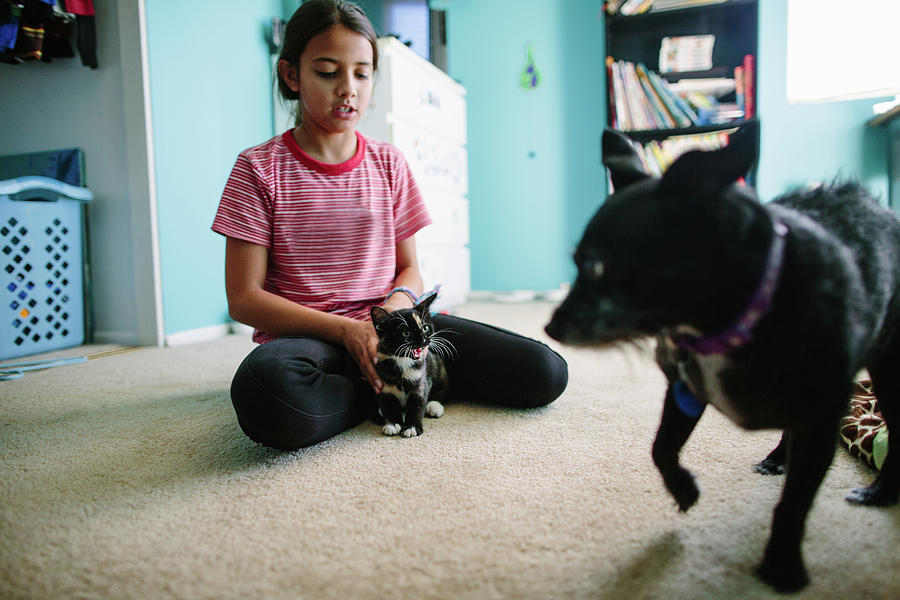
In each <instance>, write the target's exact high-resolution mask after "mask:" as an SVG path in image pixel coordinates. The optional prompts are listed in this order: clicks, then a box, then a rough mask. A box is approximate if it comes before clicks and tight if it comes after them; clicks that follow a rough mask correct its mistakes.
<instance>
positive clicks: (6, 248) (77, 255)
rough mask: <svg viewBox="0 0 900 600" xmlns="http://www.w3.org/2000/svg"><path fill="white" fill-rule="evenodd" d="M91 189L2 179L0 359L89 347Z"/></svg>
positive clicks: (42, 180)
mask: <svg viewBox="0 0 900 600" xmlns="http://www.w3.org/2000/svg"><path fill="white" fill-rule="evenodd" d="M93 199H94V197H93V194H92V193H91V192H90V190H88V189H87V188H83V187H77V186H73V185H68V184H66V183H62V182H61V181H57V180H56V179H51V178H49V177H19V178H16V179H7V180H5V181H0V282H2V289H0V294H2V296H0V297H2V304H0V360H5V359H7V358H14V357H17V356H25V355H27V354H36V353H38V352H47V351H49V350H58V349H60V348H68V347H70V346H77V345H79V344H82V343H84V337H85V326H84V324H85V316H84V314H85V300H84V287H85V282H84V241H83V237H84V232H83V228H82V214H83V207H84V204H85V203H87V202H91V201H93Z"/></svg>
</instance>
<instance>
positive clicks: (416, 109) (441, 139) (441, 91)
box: [359, 38, 471, 310]
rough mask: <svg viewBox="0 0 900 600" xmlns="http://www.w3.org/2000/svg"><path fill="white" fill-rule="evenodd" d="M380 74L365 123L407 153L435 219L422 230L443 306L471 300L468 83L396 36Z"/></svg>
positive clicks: (423, 263)
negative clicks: (462, 83) (465, 84)
mask: <svg viewBox="0 0 900 600" xmlns="http://www.w3.org/2000/svg"><path fill="white" fill-rule="evenodd" d="M378 53H379V56H378V73H377V75H376V77H375V89H374V92H373V94H372V101H371V103H370V104H369V109H368V112H367V113H366V114H365V115H364V116H363V118H362V120H361V121H360V125H359V130H360V131H361V132H362V133H364V134H365V135H367V136H369V137H373V138H375V139H379V140H383V141H386V142H390V143H391V144H393V145H395V146H396V147H397V148H398V149H399V150H400V151H401V152H402V153H403V155H404V156H405V157H406V161H407V162H408V163H409V166H410V169H411V170H412V173H413V176H414V177H415V178H416V182H417V183H418V185H419V189H420V190H421V192H422V195H423V196H424V198H425V203H426V205H427V206H428V212H429V213H430V214H431V218H432V221H433V223H432V224H431V225H429V226H428V227H426V228H425V229H423V230H421V231H420V232H419V233H418V234H417V235H416V242H417V248H418V255H419V268H420V269H421V271H422V278H423V279H424V281H425V289H426V290H430V289H431V288H432V287H434V286H435V285H437V284H440V285H441V297H440V299H439V300H438V302H437V304H436V308H437V309H439V310H441V309H448V308H451V307H453V306H455V305H457V304H460V303H462V302H464V301H465V299H466V297H467V296H468V293H469V291H470V290H471V278H470V266H469V248H468V243H469V201H468V198H467V197H466V195H467V194H468V162H467V160H468V158H467V155H466V90H465V88H464V87H463V86H461V85H460V84H458V83H457V82H455V81H454V80H453V79H452V78H451V77H450V76H449V75H447V74H446V73H444V72H443V71H441V70H440V69H438V68H437V67H435V66H434V65H432V64H431V63H430V62H428V61H427V60H425V59H423V58H422V57H421V56H419V55H418V54H416V53H415V52H413V51H412V50H410V49H409V48H407V47H406V46H404V45H403V44H401V43H400V42H399V41H397V40H396V39H395V38H381V39H379V40H378Z"/></svg>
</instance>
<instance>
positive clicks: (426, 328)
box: [422, 324, 431, 333]
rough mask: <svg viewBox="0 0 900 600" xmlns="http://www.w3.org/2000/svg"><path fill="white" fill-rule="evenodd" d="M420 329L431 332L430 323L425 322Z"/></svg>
mask: <svg viewBox="0 0 900 600" xmlns="http://www.w3.org/2000/svg"><path fill="white" fill-rule="evenodd" d="M422 331H424V332H425V333H431V325H428V324H425V325H423V326H422Z"/></svg>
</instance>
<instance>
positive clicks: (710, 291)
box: [546, 129, 761, 345]
mask: <svg viewBox="0 0 900 600" xmlns="http://www.w3.org/2000/svg"><path fill="white" fill-rule="evenodd" d="M756 138H757V132H756V131H752V130H751V131H745V132H739V133H736V134H734V135H732V139H731V140H730V143H729V145H728V147H726V148H724V149H722V150H718V151H712V152H700V151H693V152H688V153H686V154H683V155H682V156H681V157H679V158H678V159H677V160H676V161H675V162H674V163H673V164H672V165H671V166H670V167H669V169H668V170H667V171H666V172H665V173H664V174H663V176H662V178H660V179H656V178H653V177H650V176H649V175H647V174H646V173H645V172H644V170H643V168H642V165H641V161H640V158H639V156H638V154H637V152H636V151H635V149H634V147H633V146H632V145H631V143H630V142H629V141H628V139H627V138H626V137H625V136H624V135H622V134H620V133H618V132H616V131H613V130H609V129H607V130H606V131H605V132H604V134H603V163H604V165H606V167H607V168H608V169H609V172H610V176H611V179H612V183H613V186H614V188H615V193H613V194H612V195H611V196H609V197H608V198H607V200H606V202H604V203H603V205H602V206H601V207H600V209H599V210H598V211H597V213H596V214H595V215H594V217H593V218H592V219H591V221H590V223H589V224H588V226H587V228H586V230H585V232H584V235H583V237H582V239H581V242H580V243H579V245H578V248H577V250H576V251H575V265H576V267H577V269H578V274H577V278H576V280H575V283H574V285H573V287H572V290H571V291H570V293H569V295H568V297H567V298H566V299H565V301H564V302H563V303H562V305H561V306H560V307H559V308H558V309H557V311H556V313H555V314H554V316H553V319H552V320H551V322H550V324H549V325H548V326H547V328H546V330H547V333H548V334H549V335H550V336H551V337H553V338H555V339H558V340H560V341H563V342H566V343H572V344H585V345H596V344H603V343H607V342H613V341H616V340H627V339H632V338H637V337H643V336H647V335H654V334H656V333H658V332H659V331H660V330H662V329H665V328H669V327H675V326H677V325H690V326H694V327H697V328H702V327H703V325H704V324H708V323H705V320H704V313H713V312H715V310H714V309H715V305H716V304H717V303H719V304H721V303H722V302H727V301H728V300H727V297H726V296H727V290H726V291H725V293H724V295H723V288H727V286H728V285H729V284H728V281H727V277H728V273H729V271H730V270H733V269H734V268H735V260H737V261H738V262H740V260H741V259H740V254H741V248H739V247H738V248H735V245H734V244H735V242H737V243H740V241H741V240H746V239H747V230H748V228H749V227H750V226H749V223H750V222H752V221H753V219H754V215H755V216H757V217H758V211H759V210H761V205H760V204H759V203H758V202H757V201H756V199H755V196H754V195H753V192H752V191H751V190H750V189H749V188H747V187H745V186H738V185H735V183H736V182H737V181H738V179H740V178H741V177H743V176H744V175H746V174H747V172H748V171H749V170H750V168H751V166H752V164H753V161H754V160H755V154H756V153H755V146H756ZM738 302H739V300H738Z"/></svg>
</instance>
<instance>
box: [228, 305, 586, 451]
mask: <svg viewBox="0 0 900 600" xmlns="http://www.w3.org/2000/svg"><path fill="white" fill-rule="evenodd" d="M433 321H434V326H435V329H450V330H452V331H453V332H454V333H447V334H445V335H444V337H446V338H447V339H448V340H450V341H451V342H452V343H453V345H454V346H455V347H456V350H457V352H458V355H457V356H455V357H453V358H452V359H450V360H449V361H447V367H448V371H449V376H450V399H451V400H469V401H475V402H484V403H490V404H494V405H500V406H510V407H517V408H532V407H536V406H544V405H545V404H549V403H550V402H552V401H553V400H555V399H556V398H557V397H558V396H559V395H560V394H562V392H563V390H564V389H565V388H566V384H567V383H568V380H569V370H568V366H567V365H566V361H565V360H563V358H562V357H561V356H560V355H559V354H557V353H556V352H554V351H553V350H551V349H550V348H549V347H547V346H545V345H544V344H542V343H541V342H538V341H536V340H533V339H530V338H527V337H524V336H521V335H519V334H516V333H512V332H510V331H506V330H503V329H499V328H497V327H493V326H490V325H485V324H483V323H477V322H475V321H470V320H468V319H462V318H460V317H453V316H448V315H435V316H434V319H433ZM231 401H232V403H233V404H234V410H235V412H236V413H237V418H238V423H239V424H240V426H241V429H243V430H244V433H246V434H247V436H249V437H250V439H252V440H254V441H256V442H259V443H261V444H265V445H266V446H271V447H273V448H279V449H285V450H293V449H297V448H303V447H305V446H311V445H313V444H317V443H319V442H321V441H323V440H326V439H328V438H330V437H332V436H334V435H336V434H338V433H340V432H342V431H345V430H347V429H349V428H351V427H354V426H356V425H358V424H359V423H360V422H362V421H363V420H364V419H366V418H369V417H372V416H374V413H375V393H374V391H373V390H372V388H371V386H369V384H368V383H366V382H365V381H364V380H363V379H362V375H361V374H360V371H359V366H358V365H357V364H356V362H355V361H354V360H353V359H352V358H351V357H350V355H349V354H348V353H347V352H346V351H345V350H344V349H343V348H341V347H339V346H334V345H332V344H328V343H326V342H322V341H320V340H316V339H312V338H304V337H284V338H278V339H276V340H273V341H271V342H267V343H265V344H262V345H260V346H258V347H257V348H255V349H254V350H253V351H252V352H251V353H250V354H249V355H248V356H247V358H245V359H244V361H243V362H242V363H241V365H240V367H238V370H237V373H235V375H234V380H233V381H232V384H231Z"/></svg>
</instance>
